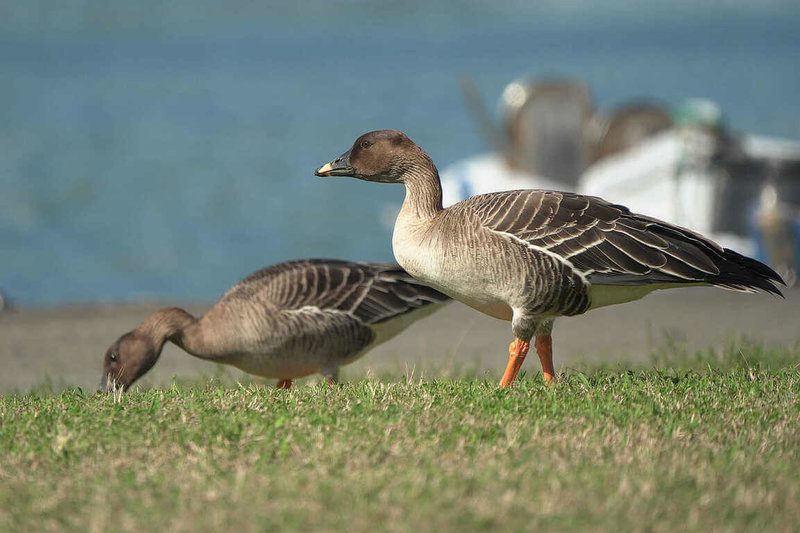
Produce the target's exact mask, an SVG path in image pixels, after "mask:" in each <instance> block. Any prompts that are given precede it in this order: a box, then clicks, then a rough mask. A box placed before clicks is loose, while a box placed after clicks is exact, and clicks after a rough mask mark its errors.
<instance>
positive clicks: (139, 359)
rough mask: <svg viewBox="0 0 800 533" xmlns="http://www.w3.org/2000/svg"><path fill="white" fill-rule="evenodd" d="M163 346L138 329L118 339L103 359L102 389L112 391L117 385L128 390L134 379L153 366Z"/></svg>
mask: <svg viewBox="0 0 800 533" xmlns="http://www.w3.org/2000/svg"><path fill="white" fill-rule="evenodd" d="M162 346H163V343H161V344H160V345H156V343H155V342H154V341H153V339H151V338H150V337H148V336H146V335H143V334H142V333H140V332H139V331H138V330H134V331H131V332H129V333H126V334H125V335H123V336H122V337H120V338H119V339H117V341H116V342H114V344H112V345H111V347H109V349H108V350H107V351H106V355H105V358H104V359H103V377H102V379H101V381H100V389H101V390H103V391H104V392H110V391H111V390H113V389H114V387H115V386H116V387H117V388H120V387H121V388H122V390H127V389H128V387H130V386H131V384H132V383H133V382H134V381H136V380H137V379H139V378H140V377H142V376H143V375H144V374H146V373H147V371H148V370H150V369H151V368H153V365H154V364H156V361H157V360H158V357H159V356H160V355H161V348H162Z"/></svg>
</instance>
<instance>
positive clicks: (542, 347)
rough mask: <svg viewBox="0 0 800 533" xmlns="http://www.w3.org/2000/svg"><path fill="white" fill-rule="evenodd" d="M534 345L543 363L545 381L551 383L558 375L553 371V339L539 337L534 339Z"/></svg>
mask: <svg viewBox="0 0 800 533" xmlns="http://www.w3.org/2000/svg"><path fill="white" fill-rule="evenodd" d="M534 345H535V346H536V353H537V354H538V355H539V361H541V363H542V374H543V375H544V380H545V381H546V382H548V383H550V382H551V381H553V379H554V378H555V375H556V373H555V371H554V370H553V337H551V336H550V335H541V336H539V335H537V336H536V338H535V339H534Z"/></svg>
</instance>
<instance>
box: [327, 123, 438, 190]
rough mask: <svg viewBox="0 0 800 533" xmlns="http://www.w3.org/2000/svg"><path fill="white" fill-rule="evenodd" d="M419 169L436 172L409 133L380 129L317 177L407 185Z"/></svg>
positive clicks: (367, 136)
mask: <svg viewBox="0 0 800 533" xmlns="http://www.w3.org/2000/svg"><path fill="white" fill-rule="evenodd" d="M419 167H424V168H426V169H431V168H432V169H433V171H434V172H435V171H436V167H434V166H433V162H432V161H431V159H430V158H429V157H428V155H427V154H426V153H425V152H423V151H422V148H420V147H419V146H417V145H416V144H414V141H412V140H411V139H409V138H408V137H407V136H406V134H405V133H403V132H402V131H397V130H377V131H371V132H369V133H365V134H364V135H362V136H361V137H359V138H358V139H356V142H354V143H353V146H352V148H350V149H349V150H348V151H346V152H345V153H343V154H342V155H340V156H339V157H337V158H336V159H334V160H333V161H331V162H330V163H328V164H326V165H322V166H321V167H319V168H318V169H317V170H316V172H314V175H316V176H350V177H353V178H358V179H360V180H366V181H379V182H383V183H403V182H404V181H405V176H406V174H407V173H408V172H409V171H413V170H414V169H415V168H419Z"/></svg>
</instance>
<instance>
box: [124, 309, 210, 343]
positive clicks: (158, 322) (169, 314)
mask: <svg viewBox="0 0 800 533" xmlns="http://www.w3.org/2000/svg"><path fill="white" fill-rule="evenodd" d="M195 324H197V319H196V318H195V317H193V316H192V315H190V314H189V313H187V312H186V311H184V310H183V309H180V308H179V307H167V308H165V309H159V310H158V311H156V312H155V313H153V314H152V315H150V316H149V317H147V319H146V320H145V321H144V322H142V325H141V326H139V327H138V328H137V329H138V330H139V332H140V333H142V334H143V335H145V336H147V337H149V338H151V339H152V340H153V342H154V344H155V345H156V348H157V351H158V353H161V349H162V348H163V347H164V343H165V342H166V341H171V342H174V343H175V344H177V345H178V346H180V347H181V348H184V332H185V331H186V330H187V329H188V328H189V327H190V326H192V325H195ZM192 329H194V328H192ZM184 349H186V348H184Z"/></svg>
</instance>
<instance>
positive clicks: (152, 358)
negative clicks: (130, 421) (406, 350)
mask: <svg viewBox="0 0 800 533" xmlns="http://www.w3.org/2000/svg"><path fill="white" fill-rule="evenodd" d="M449 301H450V298H449V297H447V296H445V295H444V294H441V293H439V292H437V291H435V290H434V289H431V288H430V287H427V286H425V285H423V284H422V283H420V282H418V281H417V280H415V279H414V278H412V277H411V276H409V275H408V274H406V273H405V272H404V271H403V269H401V268H400V267H399V266H398V265H397V264H395V263H353V262H349V261H338V260H334V259H304V260H299V261H289V262H286V263H280V264H277V265H273V266H271V267H268V268H265V269H262V270H259V271H258V272H255V273H253V274H251V275H250V276H248V277H246V278H245V279H243V280H242V281H240V282H239V283H237V284H236V285H234V286H233V287H231V288H230V289H229V290H228V292H226V293H225V294H224V295H223V296H222V298H220V299H219V301H218V302H217V303H216V304H214V306H213V307H212V308H211V309H210V310H209V311H208V312H207V313H206V314H205V315H203V316H202V317H200V318H199V319H197V318H195V317H193V316H192V315H190V314H189V313H187V312H186V311H184V310H183V309H179V308H176V307H170V308H166V309H161V310H159V311H156V312H155V313H153V314H152V315H150V316H149V317H147V319H146V320H145V321H144V322H143V323H142V324H141V325H140V326H139V327H138V328H136V329H135V330H133V331H131V332H129V333H126V334H124V335H123V336H121V337H120V338H119V339H118V340H117V341H115V342H114V344H112V345H111V347H110V348H109V349H108V350H107V351H106V354H105V359H104V362H103V380H102V383H101V388H105V389H106V390H108V388H109V387H111V386H113V385H116V386H120V387H122V388H123V390H124V389H127V388H128V387H130V385H131V384H132V383H133V382H134V381H136V380H137V379H139V378H140V377H142V376H143V375H144V374H145V373H146V372H147V371H148V370H150V369H151V368H152V367H153V365H154V364H155V363H156V361H157V360H158V358H159V356H160V355H161V350H162V348H163V347H164V343H165V342H166V341H170V342H173V343H174V344H176V345H178V346H180V347H181V348H183V349H184V350H185V351H187V352H189V353H190V354H191V355H194V356H195V357H200V358H202V359H206V360H208V361H213V362H216V363H226V364H229V365H233V366H235V367H237V368H239V369H241V370H244V371H245V372H248V373H250V374H255V375H257V376H263V377H267V378H278V379H280V381H279V383H278V387H279V388H286V389H288V388H289V387H290V386H291V384H292V379H293V378H298V377H302V376H308V375H310V374H314V373H320V374H322V375H323V376H325V377H326V378H328V380H329V381H330V382H335V381H336V379H337V377H338V371H339V367H340V366H342V365H346V364H349V363H352V362H353V361H355V360H356V359H358V358H359V357H361V356H362V355H364V354H365V353H366V352H367V351H368V350H369V349H370V348H372V347H374V346H377V345H378V344H380V343H382V342H384V341H386V340H389V339H390V338H392V337H394V336H395V335H397V334H398V333H400V332H401V331H402V330H404V329H405V328H406V327H408V326H409V325H410V324H411V323H412V322H414V321H415V320H417V319H418V318H422V317H423V316H426V315H429V314H431V313H432V312H434V311H435V310H437V309H439V308H440V307H441V306H442V305H444V304H445V303H447V302H449Z"/></svg>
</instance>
